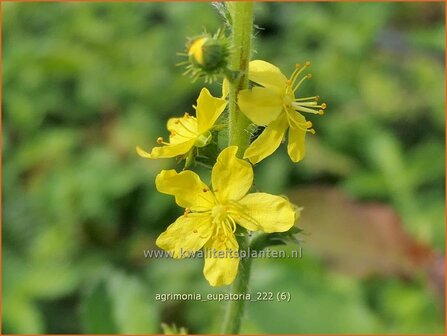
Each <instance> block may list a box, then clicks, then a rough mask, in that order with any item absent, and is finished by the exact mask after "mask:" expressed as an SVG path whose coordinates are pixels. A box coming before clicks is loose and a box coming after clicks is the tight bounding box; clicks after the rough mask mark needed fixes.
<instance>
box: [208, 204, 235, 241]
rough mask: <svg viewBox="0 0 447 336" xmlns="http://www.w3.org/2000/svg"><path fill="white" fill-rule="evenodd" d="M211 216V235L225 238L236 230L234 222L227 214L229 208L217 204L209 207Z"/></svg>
mask: <svg viewBox="0 0 447 336" xmlns="http://www.w3.org/2000/svg"><path fill="white" fill-rule="evenodd" d="M211 217H212V220H213V224H214V234H213V236H216V237H220V238H221V239H225V238H226V237H228V236H229V235H230V234H232V233H234V232H235V231H236V222H235V221H234V219H233V218H232V217H231V216H230V214H229V208H228V207H227V206H225V205H222V204H217V205H215V206H214V207H213V208H212V209H211Z"/></svg>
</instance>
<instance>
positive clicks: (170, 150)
mask: <svg viewBox="0 0 447 336" xmlns="http://www.w3.org/2000/svg"><path fill="white" fill-rule="evenodd" d="M194 142H195V140H189V141H186V142H182V143H177V144H173V145H165V146H162V147H154V148H152V151H151V152H150V154H149V153H148V152H146V151H144V150H142V149H141V148H139V147H137V153H138V155H140V156H141V157H144V158H146V159H164V158H172V157H176V156H179V155H183V154H186V153H188V151H189V150H190V149H191V148H192V147H193V146H194Z"/></svg>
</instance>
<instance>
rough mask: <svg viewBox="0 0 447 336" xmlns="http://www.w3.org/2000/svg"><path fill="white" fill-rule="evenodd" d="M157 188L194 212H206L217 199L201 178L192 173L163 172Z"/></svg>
mask: <svg viewBox="0 0 447 336" xmlns="http://www.w3.org/2000/svg"><path fill="white" fill-rule="evenodd" d="M155 186H156V187H157V190H158V191H159V192H161V193H164V194H168V195H173V196H175V201H176V202H177V204H178V205H179V206H181V207H182V208H189V209H191V210H193V211H206V210H209V209H211V208H212V207H213V206H214V203H215V199H214V196H213V194H212V193H211V192H210V191H209V190H208V187H207V185H206V184H205V183H203V182H202V181H201V180H200V177H199V176H198V175H197V174H196V173H194V172H192V171H190V170H184V171H182V172H181V173H177V172H176V171H175V170H173V169H171V170H162V171H161V172H160V173H159V174H158V175H157V177H156V178H155Z"/></svg>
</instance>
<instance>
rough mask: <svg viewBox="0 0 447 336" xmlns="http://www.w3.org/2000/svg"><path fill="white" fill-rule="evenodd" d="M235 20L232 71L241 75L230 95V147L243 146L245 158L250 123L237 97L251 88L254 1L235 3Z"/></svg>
mask: <svg viewBox="0 0 447 336" xmlns="http://www.w3.org/2000/svg"><path fill="white" fill-rule="evenodd" d="M229 4H231V6H230V8H229V9H230V13H231V17H232V40H231V44H232V45H231V47H232V54H231V59H230V69H231V70H232V71H234V72H236V73H238V76H237V77H236V79H234V80H232V81H230V96H229V145H230V146H231V145H235V146H238V147H239V150H238V155H239V156H242V154H243V153H244V151H245V149H246V148H247V147H248V145H249V142H250V137H249V134H248V133H247V132H246V131H245V129H246V128H247V126H249V125H250V121H249V120H248V119H247V117H246V116H245V115H244V114H242V113H241V112H240V111H239V108H238V106H237V95H238V93H239V91H240V90H243V89H246V88H248V63H249V62H250V56H251V38H252V31H253V2H231V3H229Z"/></svg>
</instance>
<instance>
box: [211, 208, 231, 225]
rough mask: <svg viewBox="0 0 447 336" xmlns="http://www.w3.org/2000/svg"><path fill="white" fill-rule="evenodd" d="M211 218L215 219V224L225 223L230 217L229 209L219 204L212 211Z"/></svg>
mask: <svg viewBox="0 0 447 336" xmlns="http://www.w3.org/2000/svg"><path fill="white" fill-rule="evenodd" d="M211 216H212V217H213V222H223V221H225V219H226V217H227V216H228V215H227V208H226V207H225V206H224V205H221V204H218V205H216V206H214V207H213V209H212V210H211Z"/></svg>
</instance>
